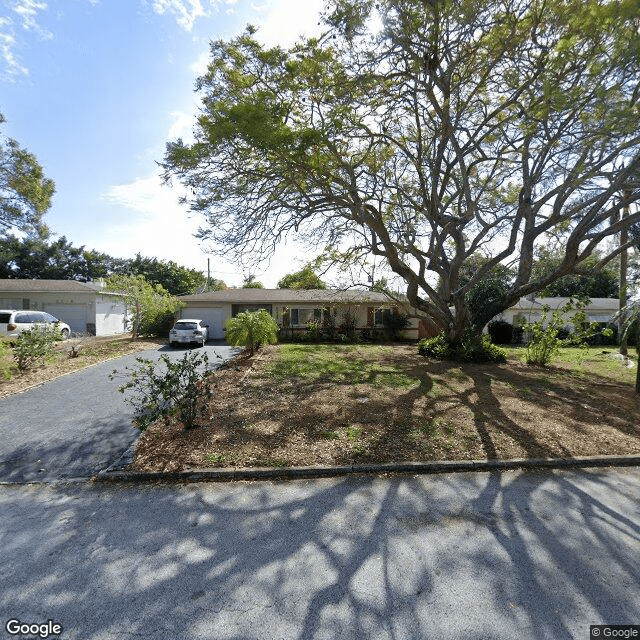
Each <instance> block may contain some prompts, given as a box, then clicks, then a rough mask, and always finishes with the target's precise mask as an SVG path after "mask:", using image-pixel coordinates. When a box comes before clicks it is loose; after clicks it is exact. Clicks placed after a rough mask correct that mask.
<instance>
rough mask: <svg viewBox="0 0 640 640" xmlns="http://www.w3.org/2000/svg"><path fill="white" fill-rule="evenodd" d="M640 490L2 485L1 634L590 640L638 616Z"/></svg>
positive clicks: (519, 478) (597, 486)
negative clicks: (52, 630)
mask: <svg viewBox="0 0 640 640" xmlns="http://www.w3.org/2000/svg"><path fill="white" fill-rule="evenodd" d="M639 495H640V470H639V469H637V468H631V469H620V470H613V469H598V470H585V471H574V472H569V471H562V472H560V471H557V472H546V473H527V472H506V473H498V472H493V473H464V474H451V475H433V476H407V477H401V476H398V477H392V478H377V477H372V478H369V477H364V476H352V477H346V478H340V479H324V480H298V481H290V482H263V483H261V482H252V483H247V482H245V483H235V484H224V483H212V484H190V485H175V486H173V485H159V484H155V485H135V484H131V485H128V484H125V485H101V484H92V483H89V482H83V483H74V484H71V483H69V484H56V485H31V486H17V485H13V486H3V487H0V513H1V514H2V518H1V520H0V537H1V540H2V548H3V554H2V560H0V576H1V578H2V580H1V583H2V587H1V590H2V591H1V594H0V610H1V611H2V615H3V617H4V619H3V621H2V624H3V627H2V628H3V631H4V629H5V626H4V625H6V623H7V621H9V620H10V619H13V620H19V621H21V622H25V623H26V622H28V623H47V621H52V622H51V624H54V623H55V624H59V625H61V626H62V628H63V632H62V634H61V635H60V636H59V637H61V638H63V639H64V640H120V639H127V638H145V639H147V640H154V639H160V638H180V639H184V640H196V639H205V638H207V639H209V638H221V639H229V640H230V639H236V640H240V639H243V640H244V639H250V638H255V639H256V640H257V639H260V640H268V639H274V640H275V639H280V638H282V639H284V638H286V639H294V638H296V639H300V640H308V639H316V638H318V639H327V640H329V639H331V640H335V639H337V638H345V639H347V638H349V639H355V638H363V639H364V638H367V639H369V638H371V639H380V640H391V639H394V640H399V639H414V638H415V639H418V638H424V639H434V640H436V639H437V640H446V639H451V640H479V639H486V640H497V639H499V638H500V639H505V640H506V639H509V640H511V639H514V638H517V639H519V640H520V639H531V640H539V639H542V638H548V639H550V640H551V639H553V640H559V639H563V638H575V639H578V640H588V638H589V625H592V624H605V623H607V624H632V623H633V624H639V623H640V587H639V585H640V506H639V502H638V496H639ZM0 637H1V638H10V637H11V638H13V637H16V636H10V635H9V634H8V632H7V631H4V635H0ZM52 637H53V636H52Z"/></svg>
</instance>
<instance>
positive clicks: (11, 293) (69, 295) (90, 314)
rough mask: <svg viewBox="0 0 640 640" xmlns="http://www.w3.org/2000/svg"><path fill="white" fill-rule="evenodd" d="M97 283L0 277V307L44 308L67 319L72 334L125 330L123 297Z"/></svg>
mask: <svg viewBox="0 0 640 640" xmlns="http://www.w3.org/2000/svg"><path fill="white" fill-rule="evenodd" d="M100 286H101V285H100V284H95V285H94V284H92V283H84V282H76V281H75V280H18V279H15V280H14V279H0V309H34V310H37V311H46V312H47V313H50V314H51V315H53V316H55V317H56V318H59V319H60V320H62V321H63V322H66V323H67V324H68V325H69V326H70V327H71V331H72V332H74V333H83V334H89V335H95V336H109V335H115V334H118V333H124V332H126V324H127V309H126V306H125V303H124V301H123V300H122V297H121V296H120V295H118V294H115V293H110V292H107V291H101V290H100Z"/></svg>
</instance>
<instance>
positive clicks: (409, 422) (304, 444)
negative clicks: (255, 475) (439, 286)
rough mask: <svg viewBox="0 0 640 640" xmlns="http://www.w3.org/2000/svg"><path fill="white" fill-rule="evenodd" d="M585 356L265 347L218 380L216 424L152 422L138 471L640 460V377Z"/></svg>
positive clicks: (209, 412)
mask: <svg viewBox="0 0 640 640" xmlns="http://www.w3.org/2000/svg"><path fill="white" fill-rule="evenodd" d="M610 351H612V350H610ZM576 353H577V352H576V350H566V351H565V352H563V359H562V361H560V362H558V363H556V364H555V365H554V366H552V367H548V368H538V367H530V366H527V365H526V364H524V363H523V362H522V361H521V360H520V358H519V354H518V352H517V351H516V350H511V352H510V356H509V361H508V362H507V363H506V364H504V365H494V364H491V365H489V364H487V365H458V364H453V363H446V362H434V361H430V360H426V359H424V358H422V357H421V356H419V355H418V354H417V353H416V348H415V346H408V345H395V346H344V347H342V346H318V345H278V346H274V347H267V348H265V349H263V350H262V351H261V352H260V353H259V355H258V356H256V357H255V358H253V359H250V358H246V357H245V358H241V359H239V360H237V361H235V362H233V363H232V365H231V366H228V367H226V368H224V369H222V370H220V371H218V372H216V373H215V374H214V375H213V376H212V377H211V378H210V384H211V385H212V386H213V398H212V400H211V401H210V402H209V403H208V406H207V407H206V412H205V413H206V416H207V419H206V424H205V426H202V427H199V428H196V429H192V430H189V431H186V430H184V428H183V426H182V425H181V424H178V423H176V422H175V421H173V420H172V419H171V418H168V419H167V420H165V421H162V422H159V423H156V424H155V425H153V426H152V427H150V428H149V429H148V430H147V431H146V432H145V433H144V434H143V436H142V438H141V440H140V442H139V444H138V447H137V452H136V457H135V460H134V468H136V469H138V470H148V471H174V470H181V469H185V468H198V467H214V466H221V467H264V466H272V467H278V466H307V465H309V466H312V465H337V464H352V463H365V462H368V463H375V462H398V461H427V460H453V459H462V460H464V459H474V460H482V459H508V458H537V457H571V456H588V455H600V454H602V455H604V454H640V396H638V395H637V394H635V392H634V388H633V380H634V377H635V369H631V370H627V369H624V368H623V367H622V365H621V364H620V363H619V362H617V361H614V360H612V359H611V356H610V354H604V353H602V350H601V349H591V350H590V351H589V352H586V353H585V352H580V353H581V355H576Z"/></svg>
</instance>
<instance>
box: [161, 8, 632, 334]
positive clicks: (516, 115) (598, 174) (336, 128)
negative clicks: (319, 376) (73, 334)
mask: <svg viewBox="0 0 640 640" xmlns="http://www.w3.org/2000/svg"><path fill="white" fill-rule="evenodd" d="M637 17H638V14H637V0H619V1H616V2H609V1H606V0H486V1H482V2H480V1H479V0H469V1H462V0H452V1H447V2H431V1H429V2H427V1H425V0H378V1H377V2H373V1H372V0H330V2H329V3H328V5H327V9H326V12H325V14H324V18H323V19H324V22H325V26H326V32H325V33H324V35H322V36H321V37H320V38H310V39H305V40H300V41H299V42H298V43H297V44H296V45H295V46H294V47H293V48H291V49H289V50H283V49H281V48H272V49H268V48H265V47H263V46H262V45H261V44H260V43H259V42H258V41H257V40H256V39H255V38H254V30H253V29H251V28H249V29H248V30H247V32H246V33H244V34H243V35H241V36H239V37H236V38H235V39H233V40H231V41H228V42H224V41H218V42H214V43H212V45H211V52H212V55H211V61H210V64H209V67H208V70H207V72H206V73H205V74H204V75H203V76H202V77H201V78H199V80H198V83H197V88H198V90H199V92H200V94H201V97H202V104H201V107H200V110H199V113H198V118H197V124H196V126H195V136H196V139H195V142H194V143H193V144H186V143H184V142H183V141H181V140H178V141H175V142H172V143H170V144H168V146H167V152H166V155H165V158H164V164H163V166H164V170H165V174H164V175H165V180H167V181H170V180H171V179H174V178H175V179H178V180H180V181H181V182H182V183H183V184H184V185H185V186H187V187H188V188H189V193H190V194H192V196H191V197H190V198H191V199H190V205H191V208H192V210H193V211H196V212H199V213H203V214H205V215H208V216H209V224H208V226H207V227H206V228H205V229H203V231H202V232H201V234H200V235H201V237H202V238H204V239H209V240H213V241H215V242H216V243H217V244H218V245H219V246H220V252H221V253H224V254H225V255H229V253H230V252H236V253H237V255H238V259H239V260H242V259H244V260H251V259H254V261H255V260H258V259H259V258H260V257H262V256H264V257H268V256H269V255H270V254H271V253H272V252H273V250H274V248H275V246H277V243H278V241H279V240H280V239H281V238H282V237H284V236H286V235H288V234H290V233H295V232H297V233H298V234H299V236H300V237H301V238H302V239H303V240H306V241H307V242H308V245H309V246H310V247H320V250H322V249H323V248H324V247H326V252H327V254H330V255H333V256H341V257H342V259H344V260H349V261H353V262H357V261H363V260H365V259H367V258H370V256H371V255H372V254H373V255H374V256H380V257H381V258H382V260H383V262H386V266H387V267H389V268H390V269H391V270H392V271H393V272H395V273H396V274H397V275H399V276H400V277H401V278H403V279H404V281H405V282H406V295H407V298H408V301H409V303H410V304H411V305H412V306H413V307H415V308H417V309H418V310H420V311H421V312H423V313H425V314H428V315H429V316H431V317H432V318H433V320H434V322H435V323H436V324H437V325H438V326H439V327H441V328H442V330H443V331H444V332H445V338H446V340H447V341H448V342H449V343H450V344H453V345H458V344H460V343H461V340H462V336H463V335H464V334H465V332H466V331H468V329H469V328H470V327H474V331H476V332H477V331H479V330H480V328H481V327H483V326H484V325H485V324H486V322H487V321H488V320H490V319H491V318H492V317H494V316H495V315H497V314H498V313H500V312H501V311H503V310H504V309H506V308H508V307H509V306H511V305H513V304H514V303H515V302H516V301H517V300H518V299H520V298H522V297H524V296H527V295H529V294H532V293H537V292H540V291H542V290H544V289H545V288H546V287H548V286H550V285H551V284H552V283H554V282H555V281H557V280H559V279H560V278H562V277H564V276H566V275H570V274H572V273H575V272H576V270H578V269H580V268H581V267H582V266H583V265H584V262H585V260H587V259H588V258H589V257H591V256H592V255H594V252H595V251H596V250H598V249H600V250H603V247H604V246H605V245H606V241H607V240H608V239H610V238H611V237H613V236H614V235H615V234H617V233H619V232H620V230H621V229H622V228H624V227H625V226H628V225H632V224H636V223H637V222H638V221H640V213H638V212H635V213H632V214H631V215H629V217H628V218H625V219H624V220H623V219H622V218H621V217H620V216H618V220H617V221H616V222H613V223H611V222H610V221H611V220H612V218H614V219H615V214H617V213H619V212H620V211H621V210H622V209H623V208H624V207H625V206H627V205H629V204H631V203H634V202H637V201H638V200H639V199H640V180H639V179H638V176H639V175H640V131H639V130H638V96H639V95H640V82H639V75H640V71H639V65H640V32H639V31H638V25H637ZM371 18H378V19H379V20H380V21H381V22H382V28H381V29H379V30H378V29H376V31H375V32H372V31H371V30H370V25H375V24H376V20H371ZM549 234H553V235H554V236H555V237H557V238H558V240H559V242H560V245H561V247H562V252H563V254H562V255H563V260H562V262H561V263H560V264H558V265H557V266H556V267H555V268H554V269H553V270H552V271H551V272H550V273H548V274H546V275H545V276H544V277H542V278H536V276H535V273H534V272H533V268H534V257H535V254H536V250H538V249H539V248H540V247H542V246H544V245H545V244H546V243H547V242H548V236H549ZM627 244H628V246H631V243H630V242H629V243H627ZM478 252H481V253H482V254H484V255H486V257H487V260H486V261H485V262H484V264H482V266H480V268H479V269H477V270H476V271H475V272H474V275H473V276H472V277H471V278H470V279H469V280H468V281H466V282H463V281H462V277H461V276H462V275H463V273H464V267H465V265H466V264H467V263H468V262H469V261H470V260H471V259H472V258H473V256H474V255H475V254H477V253H478ZM618 252H619V249H618V248H615V249H611V250H608V251H604V250H603V252H602V254H601V257H600V259H599V260H598V263H597V265H595V267H596V268H597V269H600V268H602V267H603V266H605V265H606V264H608V262H610V261H611V260H612V259H614V258H615V257H616V255H617V254H618ZM507 263H508V264H513V265H514V277H513V279H512V280H511V281H510V282H509V284H508V286H507V287H506V290H505V291H504V295H499V296H497V297H496V298H495V299H493V300H489V301H488V302H487V304H485V305H482V306H477V307H476V308H473V309H472V308H471V307H470V304H469V298H468V294H469V292H470V291H472V290H473V289H474V287H475V286H476V285H477V284H478V283H480V282H481V281H482V280H483V279H484V278H485V276H486V275H487V274H489V273H490V272H491V271H492V269H494V268H496V267H497V266H498V265H499V264H507ZM438 280H439V281H440V283H441V286H440V287H438V286H437V282H438Z"/></svg>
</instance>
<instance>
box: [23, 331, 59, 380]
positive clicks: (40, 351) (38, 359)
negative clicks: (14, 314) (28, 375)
mask: <svg viewBox="0 0 640 640" xmlns="http://www.w3.org/2000/svg"><path fill="white" fill-rule="evenodd" d="M60 339H61V337H60V330H59V329H58V328H57V327H56V326H44V327H34V328H33V329H28V330H27V331H23V332H22V333H21V334H20V335H19V336H18V339H17V340H16V343H15V346H14V347H13V359H14V360H15V361H16V364H17V365H18V370H19V371H27V370H28V369H31V367H33V366H35V365H36V364H40V363H42V362H43V361H44V360H45V358H46V357H47V356H49V355H51V353H53V349H54V346H55V343H56V342H57V341H58V340H60Z"/></svg>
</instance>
